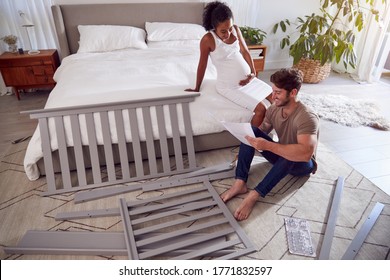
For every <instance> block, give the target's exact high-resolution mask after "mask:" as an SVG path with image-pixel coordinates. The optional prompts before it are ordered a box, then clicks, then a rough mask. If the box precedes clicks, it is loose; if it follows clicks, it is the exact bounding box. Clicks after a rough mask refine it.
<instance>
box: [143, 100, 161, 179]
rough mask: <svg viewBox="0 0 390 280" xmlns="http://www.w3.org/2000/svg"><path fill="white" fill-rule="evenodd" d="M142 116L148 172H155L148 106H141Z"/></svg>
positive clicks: (151, 128) (155, 164) (154, 154)
mask: <svg viewBox="0 0 390 280" xmlns="http://www.w3.org/2000/svg"><path fill="white" fill-rule="evenodd" d="M142 116H143V119H144V126H145V137H146V147H147V153H148V162H149V169H150V174H157V162H156V151H155V149H154V140H153V127H152V119H151V117H150V107H143V108H142Z"/></svg>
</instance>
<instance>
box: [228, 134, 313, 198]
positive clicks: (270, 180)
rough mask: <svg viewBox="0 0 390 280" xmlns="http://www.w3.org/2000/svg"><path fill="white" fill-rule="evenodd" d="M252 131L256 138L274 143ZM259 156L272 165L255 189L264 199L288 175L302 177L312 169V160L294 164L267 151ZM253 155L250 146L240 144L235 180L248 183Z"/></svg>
mask: <svg viewBox="0 0 390 280" xmlns="http://www.w3.org/2000/svg"><path fill="white" fill-rule="evenodd" d="M252 129H253V132H254V134H255V136H256V137H262V138H264V139H267V140H269V141H272V142H274V141H273V140H272V139H271V137H269V136H268V135H267V134H265V133H264V132H262V131H261V130H260V129H259V128H257V127H252ZM261 154H262V155H263V156H264V157H265V158H266V159H267V160H268V161H269V162H270V163H272V165H273V166H272V168H271V170H270V171H269V172H268V173H267V175H266V176H265V177H264V179H263V180H262V181H261V182H260V183H259V184H258V185H257V186H256V188H255V190H256V191H257V192H258V193H259V194H260V195H261V196H262V197H265V196H266V195H267V194H268V193H269V192H270V191H271V190H272V188H273V187H275V186H276V184H277V183H279V182H280V180H282V179H283V178H284V177H286V176H287V175H288V174H290V175H293V176H304V175H308V174H310V173H311V172H312V171H313V169H314V163H313V160H312V159H310V161H309V162H294V161H290V160H287V159H285V158H283V157H281V156H279V155H276V154H274V153H271V152H269V151H263V152H261ZM254 155H255V149H254V148H253V147H252V146H248V145H246V144H243V143H241V146H240V151H239V152H238V160H237V167H236V177H235V178H236V179H241V180H243V181H244V182H247V181H248V174H249V168H250V165H251V163H252V160H253V157H254Z"/></svg>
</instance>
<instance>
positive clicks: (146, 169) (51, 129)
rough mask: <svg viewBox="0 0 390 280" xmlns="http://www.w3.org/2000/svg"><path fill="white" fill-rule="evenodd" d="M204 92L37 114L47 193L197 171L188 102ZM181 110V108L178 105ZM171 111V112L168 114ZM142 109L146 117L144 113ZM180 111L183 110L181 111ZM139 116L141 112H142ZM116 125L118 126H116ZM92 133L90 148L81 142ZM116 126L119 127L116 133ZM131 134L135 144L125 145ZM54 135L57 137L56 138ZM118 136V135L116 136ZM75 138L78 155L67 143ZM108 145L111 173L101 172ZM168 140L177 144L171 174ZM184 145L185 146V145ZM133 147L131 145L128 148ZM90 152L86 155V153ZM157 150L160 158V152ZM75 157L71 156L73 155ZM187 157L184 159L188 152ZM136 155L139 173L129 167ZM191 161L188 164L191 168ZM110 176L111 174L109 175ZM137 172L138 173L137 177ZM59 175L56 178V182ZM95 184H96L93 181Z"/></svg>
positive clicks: (107, 162) (32, 115) (106, 159)
mask: <svg viewBox="0 0 390 280" xmlns="http://www.w3.org/2000/svg"><path fill="white" fill-rule="evenodd" d="M198 95H199V94H197V93H194V94H187V95H183V96H175V97H163V98H152V99H145V100H136V101H128V102H125V103H123V102H117V103H115V102H114V103H106V104H96V105H85V106H74V107H67V108H55V109H43V110H33V111H27V112H22V113H29V114H30V118H32V119H38V123H39V130H40V136H41V140H42V151H43V157H44V166H45V173H46V180H47V186H48V191H47V192H46V193H44V195H52V194H59V193H66V192H72V191H78V190H83V189H90V188H96V187H102V186H107V185H113V184H120V183H127V182H133V181H139V180H145V179H151V178H156V177H163V176H170V175H174V174H180V173H184V172H189V171H194V170H197V169H198V167H197V166H196V159H195V148H194V140H193V132H192V124H191V117H190V112H189V102H192V101H193V100H194V99H195V97H196V96H198ZM179 105H180V106H181V110H179V109H178V106H179ZM165 109H168V111H169V114H167V116H166V115H165V114H164V110H165ZM139 111H141V112H142V114H139ZM180 111H181V112H180ZM137 112H138V113H137ZM168 118H169V121H170V126H171V128H172V136H168V135H167V129H166V124H165V119H167V120H168ZM154 119H155V120H156V121H155V122H156V124H155V125H157V128H158V134H159V138H158V140H155V139H154V135H153V123H154V121H153V120H154ZM179 120H180V123H182V124H183V125H184V133H185V136H184V138H185V141H182V139H181V136H180V125H179ZM112 122H114V123H115V125H111V123H112ZM139 123H141V124H143V127H142V130H143V131H144V132H145V138H146V139H145V142H146V145H145V149H146V153H147V159H148V160H147V163H148V165H147V166H144V163H145V162H144V160H143V157H142V148H141V143H143V142H142V141H143V140H142V139H141V136H140V135H139V134H140V132H139V131H140V127H139ZM100 125H101V134H102V135H101V137H100V138H101V139H98V137H97V135H98V133H97V131H98V126H100ZM84 127H85V129H86V130H87V135H88V146H85V145H84V144H83V142H82V135H81V129H82V128H84ZM114 128H115V129H114ZM128 133H131V144H127V143H126V142H127V141H126V134H128ZM53 135H54V136H53ZM112 135H115V136H112ZM68 138H70V139H72V142H73V152H72V151H70V150H69V149H68V143H67V141H66V139H68ZM112 139H117V146H118V151H117V152H115V150H114V149H113V144H114V143H113V141H112ZM99 141H101V142H102V143H103V144H102V146H103V147H104V155H101V157H104V159H105V161H104V162H105V164H106V171H104V172H102V169H101V168H100V165H101V159H100V158H99V152H98V145H99V143H98V142H99ZM169 141H172V144H173V149H172V150H173V151H172V152H173V153H174V157H173V158H174V159H175V163H174V166H175V168H174V169H173V170H172V168H171V162H170V159H171V157H170V155H169V152H168V151H169V149H168V148H169V145H168V143H169ZM53 142H54V143H55V144H54V147H55V146H58V155H59V163H60V169H61V174H60V176H57V175H55V173H54V172H55V170H54V161H53V155H52V147H53V145H52V143H53ZM182 142H183V143H182ZM129 145H130V146H129ZM86 147H87V148H88V149H87V151H84V150H85V149H86ZM157 149H158V150H159V151H160V154H158V153H157ZM68 153H70V155H69V154H68ZM116 153H118V154H119V155H118V157H119V160H120V166H121V168H120V173H121V174H118V171H117V170H116V168H115V159H114V158H115V157H114V154H116ZM184 153H186V154H187V159H184V157H183V154H184ZM130 156H131V157H133V160H134V165H135V170H132V168H131V165H130V164H129V162H130V161H131V160H130ZM72 157H74V159H75V162H76V168H77V182H75V181H74V180H72V178H71V173H70V170H71V167H70V166H71V162H72V161H71V160H70V158H72ZM159 157H161V163H162V168H159V167H158V164H157V158H159ZM88 162H90V164H91V167H92V175H93V176H92V178H88V176H87V169H88V166H87V163H88ZM187 163H188V164H187ZM105 172H107V176H106V174H105ZM133 173H135V174H133ZM56 177H57V178H56ZM91 180H92V181H91Z"/></svg>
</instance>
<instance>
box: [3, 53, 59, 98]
mask: <svg viewBox="0 0 390 280" xmlns="http://www.w3.org/2000/svg"><path fill="white" fill-rule="evenodd" d="M59 65H60V60H59V57H58V53H57V50H41V51H40V53H39V54H34V55H29V54H27V53H26V52H25V53H24V54H19V53H10V52H5V53H3V54H2V55H0V71H1V74H2V76H3V79H4V82H5V84H6V86H9V87H12V89H13V90H14V92H15V95H16V97H17V98H18V100H20V96H19V90H21V89H29V88H44V87H51V88H53V87H54V86H55V84H56V83H55V81H54V80H53V75H54V72H55V71H56V70H57V68H58V66H59Z"/></svg>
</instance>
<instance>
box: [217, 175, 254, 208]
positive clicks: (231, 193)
mask: <svg viewBox="0 0 390 280" xmlns="http://www.w3.org/2000/svg"><path fill="white" fill-rule="evenodd" d="M247 191H248V188H247V187H246V183H245V182H244V181H243V180H240V179H236V180H235V181H234V183H233V186H231V187H230V189H228V190H227V191H225V192H224V193H222V194H221V199H222V201H223V202H225V203H226V202H228V201H229V200H230V199H232V198H233V197H235V196H236V195H239V194H243V193H246V192H247Z"/></svg>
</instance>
